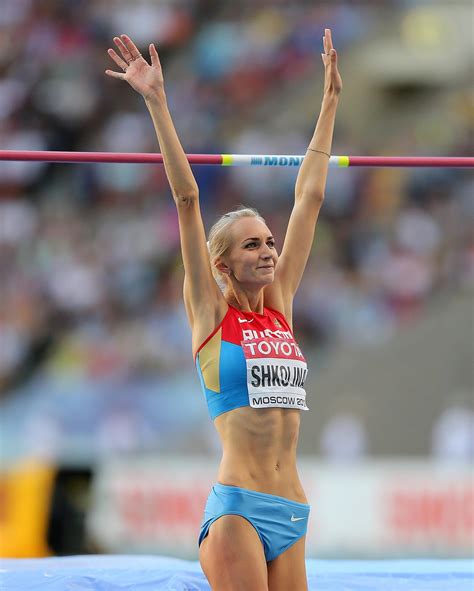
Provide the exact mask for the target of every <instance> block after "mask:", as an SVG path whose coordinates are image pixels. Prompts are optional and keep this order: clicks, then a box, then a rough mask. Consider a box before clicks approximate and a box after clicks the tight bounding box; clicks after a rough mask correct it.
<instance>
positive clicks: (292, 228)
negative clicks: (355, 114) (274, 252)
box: [265, 29, 342, 317]
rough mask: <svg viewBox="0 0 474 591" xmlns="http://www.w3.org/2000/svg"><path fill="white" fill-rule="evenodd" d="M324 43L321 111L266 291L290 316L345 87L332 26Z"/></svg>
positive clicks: (303, 266) (323, 188)
mask: <svg viewBox="0 0 474 591" xmlns="http://www.w3.org/2000/svg"><path fill="white" fill-rule="evenodd" d="M323 45H324V53H323V54H321V57H322V60H323V64H324V70H325V74H324V95H323V101H322V105H321V112H320V114H319V118H318V121H317V124H316V128H315V130H314V134H313V137H312V139H311V141H310V143H309V147H308V151H307V152H306V155H305V157H304V160H303V163H302V165H301V168H300V170H299V173H298V177H297V179H296V186H295V204H294V206H293V210H292V212H291V216H290V220H289V222H288V229H287V232H286V237H285V241H284V244H283V249H282V251H281V255H280V259H279V261H278V265H277V268H276V272H275V282H274V284H273V285H272V286H269V287H268V288H266V293H265V297H266V301H267V302H269V300H271V301H270V302H269V305H270V304H273V305H274V306H275V307H277V306H278V308H279V309H282V310H283V311H284V312H285V313H286V315H287V317H291V305H292V302H293V297H294V295H295V293H296V290H297V289H298V286H299V284H300V281H301V278H302V276H303V272H304V269H305V267H306V263H307V261H308V257H309V254H310V252H311V247H312V244H313V239H314V231H315V228H316V222H317V219H318V216H319V211H320V209H321V206H322V203H323V200H324V191H325V188H326V178H327V173H328V166H329V155H330V153H331V145H332V136H333V131H334V122H335V119H336V110H337V105H338V102H339V95H340V93H341V90H342V80H341V76H340V74H339V71H338V68H337V54H336V50H335V49H334V48H333V45H332V39H331V30H330V29H325V32H324V37H323Z"/></svg>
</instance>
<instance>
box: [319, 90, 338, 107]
mask: <svg viewBox="0 0 474 591" xmlns="http://www.w3.org/2000/svg"><path fill="white" fill-rule="evenodd" d="M339 96H340V93H339V92H335V91H334V90H332V89H328V90H325V91H324V94H323V102H324V103H329V104H335V105H337V103H338V102H339Z"/></svg>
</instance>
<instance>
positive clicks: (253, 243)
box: [245, 242, 257, 248]
mask: <svg viewBox="0 0 474 591" xmlns="http://www.w3.org/2000/svg"><path fill="white" fill-rule="evenodd" d="M256 244H257V243H256V242H247V244H246V245H245V248H248V247H249V246H255V245H256Z"/></svg>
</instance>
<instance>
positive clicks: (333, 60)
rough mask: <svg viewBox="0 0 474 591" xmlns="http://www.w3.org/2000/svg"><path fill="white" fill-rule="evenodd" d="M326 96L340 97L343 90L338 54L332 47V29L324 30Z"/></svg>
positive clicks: (323, 55) (323, 54)
mask: <svg viewBox="0 0 474 591" xmlns="http://www.w3.org/2000/svg"><path fill="white" fill-rule="evenodd" d="M323 45H324V53H322V54H321V57H322V60H323V64H324V70H325V73H324V94H329V95H335V96H338V95H339V94H340V93H341V90H342V78H341V75H340V74H339V70H338V69H337V52H336V50H335V49H334V47H333V46H332V38H331V29H324V37H323Z"/></svg>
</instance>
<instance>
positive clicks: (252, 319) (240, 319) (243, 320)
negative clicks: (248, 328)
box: [239, 318, 255, 324]
mask: <svg viewBox="0 0 474 591" xmlns="http://www.w3.org/2000/svg"><path fill="white" fill-rule="evenodd" d="M254 320H255V319H254V318H251V319H250V320H247V318H239V322H240V324H243V323H244V322H253V321H254Z"/></svg>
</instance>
